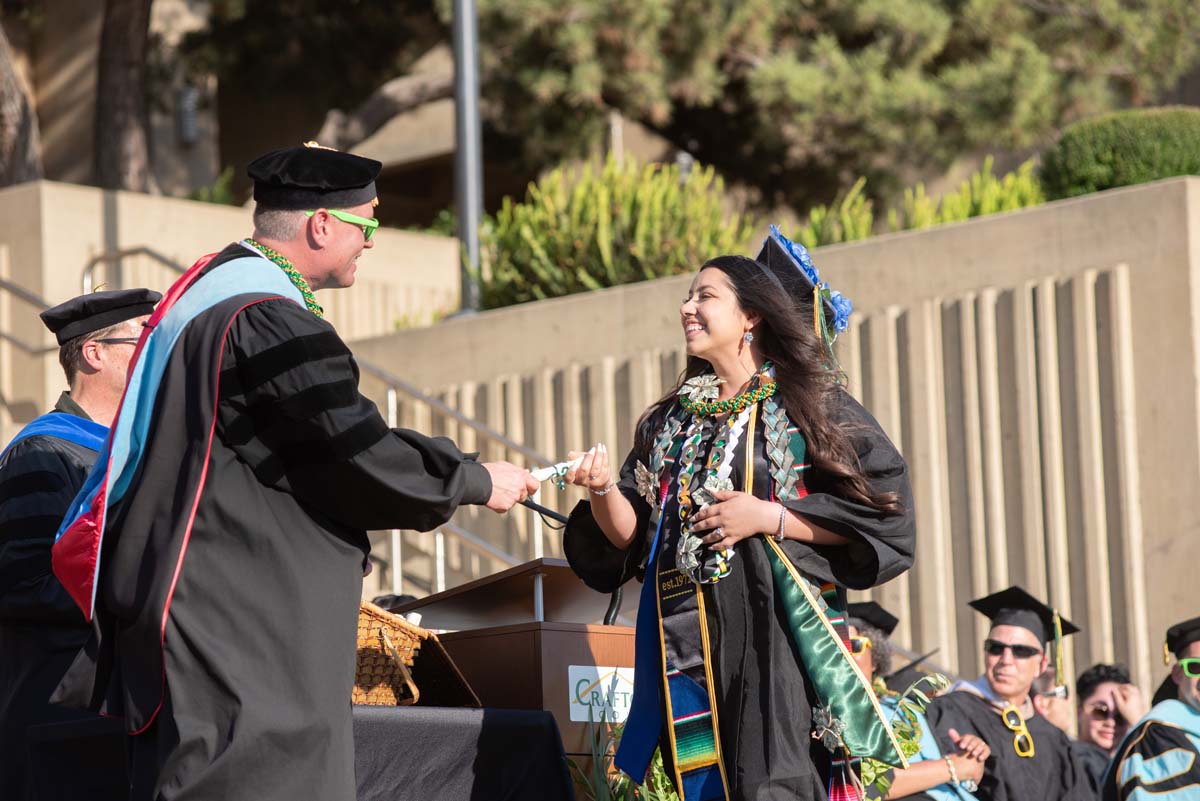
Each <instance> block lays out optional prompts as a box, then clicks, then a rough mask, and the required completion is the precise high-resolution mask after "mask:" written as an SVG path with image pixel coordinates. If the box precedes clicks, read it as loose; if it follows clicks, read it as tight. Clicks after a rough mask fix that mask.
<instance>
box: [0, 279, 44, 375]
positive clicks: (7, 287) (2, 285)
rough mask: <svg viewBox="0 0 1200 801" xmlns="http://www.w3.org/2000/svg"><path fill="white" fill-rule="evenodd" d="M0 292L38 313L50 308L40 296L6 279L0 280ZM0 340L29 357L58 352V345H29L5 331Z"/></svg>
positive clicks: (0, 335)
mask: <svg viewBox="0 0 1200 801" xmlns="http://www.w3.org/2000/svg"><path fill="white" fill-rule="evenodd" d="M0 290H3V291H5V292H7V293H8V294H10V295H12V296H13V297H14V298H16V299H17V300H22V301H24V302H26V303H28V304H29V305H30V306H33V307H34V308H35V309H37V310H38V311H39V312H44V311H45V310H46V309H48V308H50V303H49V302H48V301H46V299H45V298H43V297H42V296H41V295H38V294H36V293H34V292H30V291H29V290H28V289H26V288H25V287H23V286H20V285H19V284H14V283H13V282H12V281H9V280H8V279H6V278H0ZM0 340H3V341H4V342H7V343H9V344H10V345H14V346H16V347H17V348H18V349H20V350H22V351H24V352H25V353H28V354H29V355H30V356H41V355H42V354H44V353H53V352H54V351H56V350H58V345H31V344H29V343H28V342H26V341H25V340H23V339H21V338H20V337H16V336H13V335H12V334H10V333H8V332H7V331H3V332H0Z"/></svg>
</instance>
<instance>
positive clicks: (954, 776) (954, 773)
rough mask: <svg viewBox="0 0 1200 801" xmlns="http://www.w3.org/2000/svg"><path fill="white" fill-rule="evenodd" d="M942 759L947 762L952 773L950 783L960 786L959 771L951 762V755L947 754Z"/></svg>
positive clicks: (947, 766)
mask: <svg viewBox="0 0 1200 801" xmlns="http://www.w3.org/2000/svg"><path fill="white" fill-rule="evenodd" d="M942 759H944V760H946V768H947V769H948V770H949V771H950V783H951V784H958V771H956V770H955V769H954V763H953V762H952V761H951V760H950V755H949V754H946V755H945V756H943V757H942Z"/></svg>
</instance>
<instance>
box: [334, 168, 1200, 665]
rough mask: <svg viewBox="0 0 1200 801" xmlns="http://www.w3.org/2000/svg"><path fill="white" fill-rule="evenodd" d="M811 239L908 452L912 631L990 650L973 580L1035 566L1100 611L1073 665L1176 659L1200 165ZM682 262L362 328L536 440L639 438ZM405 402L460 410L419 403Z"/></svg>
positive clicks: (425, 378) (867, 398)
mask: <svg viewBox="0 0 1200 801" xmlns="http://www.w3.org/2000/svg"><path fill="white" fill-rule="evenodd" d="M714 255H715V254H714ZM815 260H816V263H817V265H818V266H819V268H820V269H821V270H822V275H823V276H824V277H825V278H827V279H828V280H830V281H831V282H832V284H833V285H834V286H835V287H837V288H839V289H841V290H843V291H844V292H845V293H846V294H847V295H849V296H850V297H851V298H853V300H854V303H855V306H856V310H857V313H856V314H855V315H854V317H853V318H852V321H853V323H852V327H851V329H850V330H849V331H847V332H846V333H845V334H844V335H843V337H842V338H841V340H840V341H839V346H838V353H839V358H840V360H841V363H842V365H843V367H844V368H845V371H846V374H847V378H848V382H849V387H850V389H851V390H852V391H853V392H854V393H855V394H856V395H857V396H858V397H860V398H861V399H862V400H863V401H864V402H865V404H866V405H867V407H868V408H869V409H871V410H872V411H873V412H874V414H875V415H876V416H877V417H878V418H879V420H880V422H881V423H882V424H883V426H884V427H885V428H886V429H887V430H888V432H889V433H890V435H891V436H892V437H893V438H894V439H895V441H896V443H897V444H898V445H899V446H900V447H901V448H902V450H903V451H904V453H905V454H906V457H907V458H908V460H909V463H910V466H911V469H912V475H913V482H914V486H915V490H916V496H917V514H918V518H919V521H920V540H919V544H918V557H917V564H916V567H915V568H914V569H913V570H912V571H911V572H910V573H909V574H907V575H905V576H903V577H901V578H899V579H897V580H895V581H893V582H891V583H889V584H888V585H886V586H884V587H881V588H878V589H876V590H875V591H873V592H872V593H871V595H872V596H873V597H875V598H877V599H879V600H880V601H881V602H883V603H884V604H885V605H887V606H888V607H889V608H890V609H892V610H893V611H895V612H896V613H897V614H898V615H899V616H900V618H901V621H902V622H901V624H900V628H899V630H898V631H897V634H896V637H897V639H898V641H899V642H901V643H903V644H908V645H911V646H912V647H913V648H915V649H917V650H919V651H925V650H931V649H933V648H939V649H940V652H939V654H938V656H937V657H936V660H937V661H940V662H942V663H943V664H946V665H948V666H949V667H951V668H953V669H958V670H960V671H961V672H963V673H967V674H970V673H974V672H975V671H976V670H978V668H979V665H980V661H981V660H980V646H979V643H980V641H981V639H982V637H983V636H984V633H985V622H984V620H983V619H982V618H981V617H979V616H978V615H975V614H973V613H971V612H970V611H969V610H968V609H967V607H966V606H965V603H966V601H967V600H969V599H971V598H974V597H977V596H979V595H983V594H984V593H986V592H989V591H992V590H996V589H1001V588H1003V587H1006V586H1008V585H1009V584H1010V583H1021V584H1023V585H1025V586H1026V587H1027V588H1028V589H1029V590H1031V591H1032V592H1034V593H1035V594H1037V595H1040V596H1042V597H1048V598H1049V599H1050V600H1051V601H1052V602H1053V603H1054V604H1055V605H1057V606H1058V607H1059V608H1060V609H1061V611H1062V612H1063V613H1064V614H1065V615H1066V616H1067V617H1068V618H1070V619H1072V620H1074V621H1075V622H1077V623H1079V624H1080V625H1081V626H1082V628H1083V629H1084V633H1083V634H1081V635H1079V636H1076V637H1073V638H1071V640H1070V641H1069V645H1070V647H1069V648H1068V654H1067V656H1068V674H1069V675H1073V674H1074V673H1075V672H1076V669H1077V668H1082V667H1086V666H1088V665H1090V664H1092V663H1093V662H1096V661H1112V660H1114V659H1115V660H1119V661H1123V662H1126V663H1128V664H1129V665H1130V666H1131V668H1132V669H1133V672H1134V675H1135V676H1136V677H1137V680H1138V681H1139V682H1140V683H1141V684H1142V685H1143V687H1146V688H1147V689H1148V688H1149V683H1150V682H1151V681H1152V680H1154V681H1157V680H1158V679H1159V678H1161V676H1162V675H1163V673H1164V672H1165V671H1164V668H1162V666H1161V662H1159V661H1158V657H1157V655H1158V654H1159V653H1160V643H1161V639H1162V636H1163V632H1164V630H1165V628H1166V627H1167V626H1168V625H1169V624H1171V623H1173V622H1176V621H1178V620H1180V619H1183V618H1184V617H1186V616H1190V615H1194V614H1196V611H1197V606H1196V603H1195V598H1194V594H1193V593H1192V592H1191V590H1190V584H1189V579H1190V577H1191V571H1192V570H1194V569H1195V565H1196V564H1197V557H1198V556H1200V548H1198V546H1197V542H1198V539H1197V537H1198V535H1200V493H1197V491H1196V487H1197V486H1200V447H1198V446H1200V380H1198V379H1200V324H1198V323H1200V275H1198V274H1197V273H1198V270H1200V179H1196V178H1181V179H1174V180H1169V181H1163V182H1159V183H1156V184H1149V185H1145V186H1139V187H1133V188H1128V189H1122V190H1117V191H1112V192H1106V193H1102V194H1099V195H1094V196H1091V197H1087V198H1081V199H1076V200H1070V201H1063V202H1058V203H1053V204H1049V205H1046V206H1043V207H1039V208H1036V209H1030V210H1026V211H1021V212H1016V213H1011V214H1005V215H997V216H993V217H988V218H984V219H979V220H974V221H970V222H966V223H962V224H957V225H950V226H944V227H941V228H937V229H933V230H929V231H924V232H914V233H903V234H896V235H890V236H883V237H878V238H875V239H871V240H868V241H866V242H861V243H855V244H852V245H844V246H837V247H830V248H825V249H822V250H821V251H819V252H817V253H816V254H815ZM688 280H689V278H688V277H681V278H672V279H663V280H660V281H654V282H650V283H645V284H638V285H633V286H627V287H620V288H615V289H610V290H606V291H602V292H596V293H590V294H586V295H579V296H575V297H569V298H563V299H558V300H553V301H546V302H542V303H536V304H527V305H523V306H518V307H514V308H510V309H504V310H498V311H493V312H485V313H482V314H479V315H476V316H474V317H472V318H466V319H457V320H452V321H449V322H446V323H443V324H440V325H438V326H435V327H432V328H427V329H422V330H413V331H406V332H401V333H398V334H395V335H391V336H388V337H383V338H379V339H374V340H369V341H364V342H360V343H357V345H356V351H357V353H358V354H359V355H360V356H361V357H362V358H365V359H368V360H370V361H372V362H375V363H378V364H380V365H383V366H385V367H387V368H388V369H390V370H392V371H394V372H395V373H397V374H399V375H401V376H403V377H405V378H407V379H409V380H411V381H413V382H415V383H417V384H419V385H421V386H423V387H426V388H428V389H430V390H432V391H434V392H435V393H436V394H438V395H439V397H441V398H443V399H445V400H446V401H447V402H449V403H450V404H451V405H453V406H456V407H458V408H461V409H464V410H467V411H468V412H469V413H470V414H473V415H475V416H478V417H481V418H483V419H485V420H486V421H488V422H489V423H490V424H491V425H493V426H494V427H496V428H498V429H500V430H502V431H506V432H507V433H508V435H509V436H511V437H513V438H514V439H517V440H520V441H524V442H525V443H526V444H528V445H529V446H531V447H533V448H534V449H535V450H537V451H539V452H541V453H544V454H551V455H556V456H561V455H563V454H565V452H566V451H567V450H568V449H569V448H578V447H581V446H586V445H587V444H588V443H592V442H595V441H597V440H603V441H605V442H607V443H609V445H610V447H611V448H613V449H614V450H622V451H623V450H624V449H626V448H628V447H629V443H630V438H631V431H632V425H633V421H634V420H635V419H636V417H637V416H638V415H639V414H640V412H641V411H642V409H644V408H645V407H646V406H647V405H648V404H649V403H650V402H651V401H652V400H654V399H655V398H656V397H657V396H658V395H659V394H660V393H661V392H662V391H663V390H664V388H665V387H667V386H668V385H669V384H671V383H672V380H673V377H674V376H675V375H676V374H677V372H678V370H679V369H680V368H681V366H682V353H681V337H680V332H679V323H678V312H677V309H678V305H679V300H680V298H681V297H682V295H683V293H684V288H685V287H686V285H687V283H688ZM402 418H404V419H407V420H409V421H415V422H417V423H420V424H422V425H425V426H427V427H429V428H432V429H433V430H436V431H443V432H446V433H450V434H452V435H453V434H455V433H456V429H455V428H454V427H453V426H449V425H442V424H441V423H440V422H439V421H438V420H437V417H436V415H433V416H431V415H429V414H428V413H427V412H426V411H421V409H420V407H412V408H410V407H404V408H403V409H402ZM468 444H469V443H468ZM485 455H491V456H496V455H503V454H502V453H497V452H492V453H490V454H485ZM544 494H546V495H547V499H548V501H549V502H550V503H552V504H553V505H557V506H559V507H560V508H565V507H567V506H569V504H570V503H571V502H572V499H571V498H569V497H568V498H557V497H556V496H557V495H558V493H557V491H555V490H549V491H547V492H545V493H544ZM464 525H466V524H464ZM467 527H468V528H469V526H467ZM503 536H505V537H507V538H508V541H507V542H506V541H505V540H503V539H501V540H498V542H500V544H502V545H505V544H507V545H509V546H510V548H509V549H510V550H514V548H513V547H511V546H512V545H514V544H515V545H516V546H520V545H521V541H520V538H519V537H518V539H517V541H516V542H515V543H514V541H513V539H512V537H513V535H512V533H511V532H509V533H508V534H505V535H503ZM627 606H628V604H627Z"/></svg>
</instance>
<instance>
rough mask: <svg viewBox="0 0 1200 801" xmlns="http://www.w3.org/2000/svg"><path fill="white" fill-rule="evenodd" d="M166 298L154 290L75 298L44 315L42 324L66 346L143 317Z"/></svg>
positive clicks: (95, 293)
mask: <svg viewBox="0 0 1200 801" xmlns="http://www.w3.org/2000/svg"><path fill="white" fill-rule="evenodd" d="M160 299H162V295H160V294H159V293H157V292H155V291H154V290H152V289H113V290H109V291H106V292H93V293H92V294H90V295H80V296H79V297H77V298H71V299H70V300H68V301H67V302H66V303H60V304H58V305H57V306H55V307H54V308H52V309H46V310H45V311H44V312H42V313H41V318H42V322H43V323H45V325H46V327H47V328H49V329H50V332H51V333H52V334H54V336H55V337H56V338H57V339H58V344H59V345H63V344H65V343H66V342H68V341H69V340H72V339H74V338H75V337H81V336H83V335H84V334H90V333H92V332H93V331H99V330H100V329H102V328H108V327H109V326H110V325H116V324H117V323H121V322H124V321H126V320H132V319H133V318H134V317H142V316H143V315H147V314H149V313H150V312H152V311H154V305H155V304H156V303H158V301H159V300H160Z"/></svg>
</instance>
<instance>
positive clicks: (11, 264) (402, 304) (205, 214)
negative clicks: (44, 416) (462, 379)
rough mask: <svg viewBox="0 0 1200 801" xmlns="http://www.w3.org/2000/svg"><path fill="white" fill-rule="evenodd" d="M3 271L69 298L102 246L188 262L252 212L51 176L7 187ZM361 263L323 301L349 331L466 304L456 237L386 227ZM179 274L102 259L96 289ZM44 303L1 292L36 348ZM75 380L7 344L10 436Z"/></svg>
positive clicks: (3, 384) (362, 332) (372, 329)
mask: <svg viewBox="0 0 1200 801" xmlns="http://www.w3.org/2000/svg"><path fill="white" fill-rule="evenodd" d="M0 219H3V220H4V226H3V228H0V278H5V279H7V280H10V281H12V282H14V283H16V284H17V285H18V286H19V287H21V288H23V289H25V290H28V291H30V292H33V293H34V294H36V295H39V296H41V297H42V298H43V299H44V300H45V301H46V302H48V303H50V304H55V303H60V302H62V301H64V300H66V299H68V298H70V297H73V296H75V295H78V294H80V292H81V291H82V289H81V287H82V283H81V282H82V278H83V273H84V271H85V267H86V266H87V265H88V264H89V263H91V262H93V260H94V259H95V258H96V257H97V256H100V255H103V254H106V253H112V252H115V251H118V250H124V249H133V248H138V247H147V248H151V249H153V250H154V251H156V252H157V253H159V254H161V255H162V256H165V257H166V258H167V259H168V260H169V261H171V262H175V263H177V264H179V265H182V266H184V267H186V266H189V265H191V264H192V263H193V262H194V261H195V260H196V259H198V258H199V257H200V256H203V255H204V254H206V253H211V252H213V251H216V250H220V249H221V248H223V247H225V245H227V244H229V243H230V242H232V241H235V240H237V239H240V238H242V237H244V236H247V235H249V233H250V230H251V225H250V212H249V211H248V210H247V209H242V208H236V207H232V206H219V205H213V204H208V203H197V202H193V201H187V200H174V199H170V198H163V197H151V196H149V195H141V194H135V193H128V192H105V191H101V190H98V189H94V188H91V187H82V186H73V185H68V184H57V183H52V182H48V181H42V182H37V183H31V184H23V185H21V186H17V187H11V188H8V189H4V190H0ZM374 241H375V242H376V245H375V247H374V248H372V249H371V250H369V251H366V252H365V253H364V255H363V256H362V259H361V260H360V263H359V270H358V280H357V283H356V284H355V286H354V287H352V288H351V289H348V290H344V291H339V292H321V293H319V294H318V296H317V298H318V301H319V302H321V303H322V304H323V305H324V307H325V310H326V316H327V318H328V319H329V320H330V322H332V323H333V324H334V325H335V326H336V327H337V328H338V331H339V332H340V333H341V334H342V336H343V337H344V338H346V339H355V338H361V337H366V336H378V335H380V334H382V333H385V332H390V331H394V330H395V329H396V327H397V325H424V324H428V323H429V322H431V321H432V320H433V319H436V317H437V316H438V315H440V314H442V313H445V312H446V311H451V310H453V309H454V308H456V307H457V304H458V284H459V275H458V245H457V242H455V241H454V240H452V239H446V238H444V237H436V236H428V235H425V234H416V233H409V232H405V231H394V230H388V229H381V230H380V231H378V232H377V233H376V235H375V239H374ZM177 276H178V273H177V272H175V271H174V270H172V269H170V268H168V267H164V266H162V265H161V264H160V263H158V262H157V261H155V260H153V259H152V258H150V257H148V256H144V255H142V256H132V257H129V258H126V259H124V260H122V261H121V262H120V263H119V265H115V264H114V265H107V264H100V265H98V266H97V267H96V269H95V272H94V275H93V279H94V286H97V287H98V286H101V285H103V286H106V287H108V288H115V287H118V286H149V287H151V288H154V289H158V290H163V289H165V288H166V287H168V286H169V285H170V284H171V283H172V282H173V281H174V280H175V278H176V277H177ZM37 311H38V310H37V309H36V308H34V307H33V306H32V305H30V304H28V303H24V302H22V301H21V300H19V299H17V298H16V297H14V296H13V295H12V294H11V293H8V292H4V291H2V290H0V332H4V333H7V334H9V335H11V336H15V337H17V338H18V339H20V340H22V341H23V342H25V343H27V344H31V345H35V346H44V347H49V346H53V345H54V344H55V343H54V339H53V337H52V336H51V335H50V333H49V332H48V331H46V329H45V328H44V327H43V326H42V324H41V321H40V320H39V319H38V318H37ZM63 388H64V380H63V376H62V371H61V370H60V369H59V367H58V363H57V355H56V353H48V354H45V355H42V356H36V357H31V356H28V355H26V354H25V353H23V352H22V351H21V349H20V348H18V347H16V346H14V345H13V344H11V343H8V342H0V396H2V398H0V435H2V436H3V439H4V440H7V439H8V438H9V437H10V436H12V434H13V433H15V431H16V430H17V429H18V428H19V427H20V425H21V424H23V423H25V422H27V421H28V420H30V419H32V418H33V417H34V416H36V415H38V414H40V413H41V412H42V411H44V410H45V409H46V407H47V406H48V405H49V404H52V403H53V401H54V398H56V397H57V395H58V393H59V392H60V391H61V390H62V389H63Z"/></svg>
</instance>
